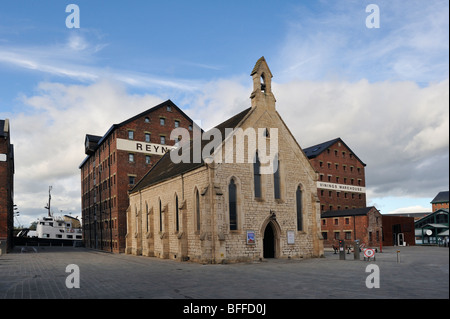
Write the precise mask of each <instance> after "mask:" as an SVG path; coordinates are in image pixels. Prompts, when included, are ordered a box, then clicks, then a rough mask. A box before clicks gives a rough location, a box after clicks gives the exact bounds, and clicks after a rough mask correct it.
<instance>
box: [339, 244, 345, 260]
mask: <svg viewBox="0 0 450 319" xmlns="http://www.w3.org/2000/svg"><path fill="white" fill-rule="evenodd" d="M339 260H345V242H344V241H343V240H342V239H339Z"/></svg>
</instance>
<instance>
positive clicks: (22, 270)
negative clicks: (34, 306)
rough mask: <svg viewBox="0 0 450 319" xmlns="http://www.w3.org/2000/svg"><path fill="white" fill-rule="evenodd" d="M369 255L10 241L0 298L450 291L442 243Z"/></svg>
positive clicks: (2, 263)
mask: <svg viewBox="0 0 450 319" xmlns="http://www.w3.org/2000/svg"><path fill="white" fill-rule="evenodd" d="M397 251H400V253H397ZM375 257H376V260H375V261H374V260H371V261H364V260H354V258H353V254H346V260H339V255H338V254H334V253H333V252H330V251H327V252H326V253H325V258H312V259H303V260H279V259H271V260H267V261H262V262H254V263H240V264H225V265H222V264H220V265H202V264H195V263H191V262H182V263H180V262H176V261H172V260H163V259H157V258H150V257H143V256H132V255H125V254H111V253H105V252H100V251H95V250H90V249H85V248H74V247H66V248H63V247H40V248H39V249H37V252H35V251H34V250H33V249H32V248H30V247H28V248H27V249H26V251H25V252H21V250H20V247H16V249H15V251H14V252H12V253H9V254H4V255H2V256H0V299H29V298H32V299H35V298H45V299H53V298H57V299H73V298H76V299H94V298H117V299H139V298H161V299H185V298H189V299H223V298H224V299H337V298H339V299H341V298H343V299H350V298H352V299H353V298H357V299H361V298H369V299H377V298H383V299H384V298H388V299H397V298H399V299H400V298H401V299H415V298H420V299H423V298H432V299H448V298H449V249H448V248H444V247H421V246H411V247H385V248H383V253H377V254H376V256H375ZM398 257H400V260H399V262H398V259H397V258H398ZM361 259H363V254H361ZM72 264H75V265H77V266H78V269H79V274H80V277H79V278H80V280H79V283H80V287H79V288H71V289H70V288H67V286H66V279H67V280H68V277H71V276H74V275H75V273H72V272H71V271H68V272H66V267H67V266H68V265H72ZM368 265H377V266H378V269H379V283H380V286H379V288H370V289H369V288H367V286H366V280H367V279H368V276H373V275H375V272H373V270H368V271H367V272H366V267H367V266H368ZM71 282H72V283H74V282H75V281H71ZM370 282H372V283H374V282H375V281H374V280H372V281H370ZM69 284H70V282H69Z"/></svg>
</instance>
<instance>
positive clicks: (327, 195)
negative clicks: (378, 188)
mask: <svg viewBox="0 0 450 319" xmlns="http://www.w3.org/2000/svg"><path fill="white" fill-rule="evenodd" d="M304 152H305V154H306V156H308V159H309V161H310V163H311V164H312V166H313V167H314V169H315V170H316V172H317V173H318V174H319V178H318V181H317V193H318V194H317V195H318V196H319V200H320V211H321V212H325V211H333V210H341V209H352V208H362V207H366V187H365V186H366V178H365V167H366V164H365V163H364V162H363V161H361V160H360V159H359V157H358V156H356V154H355V153H354V152H353V151H352V150H351V149H350V147H348V146H347V144H345V143H344V141H343V140H342V139H341V138H336V139H333V140H330V141H327V142H324V143H321V144H317V145H314V146H311V147H308V148H305V149H304Z"/></svg>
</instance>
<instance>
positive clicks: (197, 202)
mask: <svg viewBox="0 0 450 319" xmlns="http://www.w3.org/2000/svg"><path fill="white" fill-rule="evenodd" d="M195 222H196V229H197V230H200V194H199V193H198V189H197V190H195Z"/></svg>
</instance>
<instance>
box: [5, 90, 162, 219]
mask: <svg viewBox="0 0 450 319" xmlns="http://www.w3.org/2000/svg"><path fill="white" fill-rule="evenodd" d="M22 102H23V104H24V105H25V107H26V110H25V111H23V112H21V113H19V114H15V115H13V116H12V117H11V129H12V137H11V138H12V143H13V144H14V145H15V167H16V174H15V202H16V204H17V205H18V206H19V209H20V211H21V212H22V216H23V215H24V214H26V213H27V211H28V212H39V211H36V208H38V207H42V208H43V207H44V206H45V203H46V202H47V196H48V195H47V191H48V186H50V185H52V186H53V193H54V197H53V201H52V206H53V207H55V209H56V210H61V209H62V210H64V211H71V212H73V213H74V214H77V212H78V213H79V212H80V178H79V176H80V175H79V174H80V173H79V169H78V166H79V165H80V163H81V162H82V160H83V159H84V157H85V155H84V138H85V135H86V134H95V135H103V134H105V133H106V131H107V130H108V129H109V128H110V126H111V125H112V124H114V123H119V122H121V121H124V120H126V119H127V118H129V117H131V116H134V115H135V114H137V113H140V112H142V111H144V110H146V109H148V108H150V107H153V106H155V105H157V104H159V103H161V102H162V99H161V98H159V97H157V96H152V95H141V96H137V95H130V94H128V93H127V92H126V91H125V89H124V87H123V86H122V85H119V84H117V83H113V82H107V81H102V82H99V83H96V84H92V85H89V86H83V85H63V84H58V83H41V84H40V85H39V87H38V92H37V93H36V94H35V95H33V96H29V97H22ZM40 213H41V215H42V214H45V210H44V209H42V211H41V212H40ZM36 217H37V216H36ZM22 218H24V217H22Z"/></svg>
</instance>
